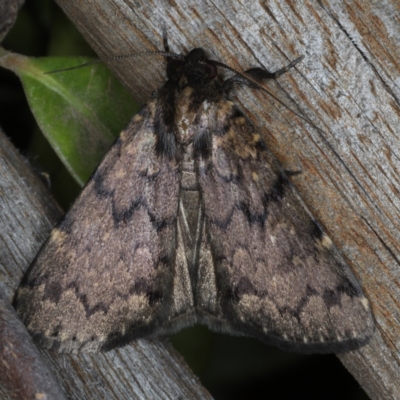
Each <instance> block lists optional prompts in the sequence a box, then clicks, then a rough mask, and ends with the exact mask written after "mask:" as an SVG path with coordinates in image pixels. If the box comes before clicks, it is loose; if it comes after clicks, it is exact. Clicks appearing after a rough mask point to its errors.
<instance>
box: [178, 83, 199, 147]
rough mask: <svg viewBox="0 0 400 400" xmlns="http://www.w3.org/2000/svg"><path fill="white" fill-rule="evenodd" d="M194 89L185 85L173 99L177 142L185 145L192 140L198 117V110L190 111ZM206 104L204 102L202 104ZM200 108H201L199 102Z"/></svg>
mask: <svg viewBox="0 0 400 400" xmlns="http://www.w3.org/2000/svg"><path fill="white" fill-rule="evenodd" d="M193 92H194V89H193V88H192V87H189V86H187V87H186V88H185V89H184V90H183V91H182V92H178V93H177V95H176V100H175V110H176V114H175V124H176V135H177V137H176V139H177V141H178V143H181V144H182V145H184V146H186V145H188V144H189V143H191V142H192V141H193V137H194V135H195V134H196V127H195V124H194V122H195V120H196V118H198V115H199V113H198V112H193V111H192V112H191V110H190V107H191V99H192V97H193ZM203 103H204V102H203ZM204 105H205V106H206V104H204ZM199 107H200V109H201V108H203V107H202V105H201V104H200V106H199Z"/></svg>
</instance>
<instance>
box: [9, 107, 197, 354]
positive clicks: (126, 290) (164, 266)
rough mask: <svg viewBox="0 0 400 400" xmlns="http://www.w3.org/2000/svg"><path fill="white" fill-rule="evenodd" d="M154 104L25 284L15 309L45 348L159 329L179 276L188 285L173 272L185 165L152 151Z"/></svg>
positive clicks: (116, 341)
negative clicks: (161, 156)
mask: <svg viewBox="0 0 400 400" xmlns="http://www.w3.org/2000/svg"><path fill="white" fill-rule="evenodd" d="M155 108H156V105H155V101H153V102H151V103H149V104H148V105H147V106H145V107H144V108H143V109H142V110H141V112H139V114H137V115H136V116H135V117H134V118H133V119H132V121H131V122H130V124H129V125H128V126H127V128H126V129H125V130H124V131H123V132H122V133H121V135H120V137H119V139H118V140H117V141H116V142H115V144H114V145H113V147H112V148H111V150H110V151H109V152H108V153H107V155H106V157H105V158H104V160H103V161H102V163H101V164H100V166H99V167H98V169H97V171H96V172H95V174H94V175H93V176H92V178H91V179H90V181H89V182H88V184H87V185H86V187H85V188H84V190H83V192H82V194H81V195H80V196H79V198H78V200H77V201H76V202H75V204H74V205H73V207H72V209H71V210H70V211H69V212H68V214H67V215H66V216H65V218H64V219H63V221H62V222H61V223H60V224H59V225H58V227H57V228H55V229H54V230H53V232H52V234H51V236H50V238H49V239H48V241H47V242H46V244H45V245H44V247H43V249H42V251H41V252H40V253H39V255H38V257H37V258H36V260H35V262H34V263H33V265H32V266H31V269H30V270H29V272H28V274H27V275H26V277H25V279H24V281H23V282H22V285H21V287H20V289H19V292H18V296H17V300H16V304H17V311H18V313H19V314H20V315H21V317H22V319H23V320H24V321H25V324H26V325H27V327H28V329H29V331H30V332H31V333H32V334H33V335H34V336H37V337H38V339H39V341H40V342H41V343H42V344H43V345H45V346H47V347H58V348H59V349H60V351H75V350H89V351H91V350H98V349H108V348H112V347H115V346H116V345H121V344H123V343H125V342H127V341H129V340H130V339H132V337H134V338H135V337H139V336H143V335H144V334H150V333H153V332H154V331H156V330H157V329H159V327H160V325H162V323H163V322H164V319H165V318H167V317H169V316H170V315H169V314H170V313H171V305H172V302H173V299H172V295H173V287H174V279H175V280H177V282H175V286H176V285H177V284H180V285H181V286H182V287H185V286H186V287H187V283H185V282H180V275H177V274H175V271H174V268H175V254H176V220H177V213H178V198H179V185H180V175H181V171H180V165H179V163H178V162H177V161H176V160H174V159H168V160H167V159H163V158H160V157H158V156H157V155H156V154H155V152H154V147H155V141H156V135H155V132H154V112H155ZM184 293H187V291H186V292H184ZM190 296H191V295H190ZM185 300H186V301H187V303H188V304H190V302H191V299H190V297H189V299H185Z"/></svg>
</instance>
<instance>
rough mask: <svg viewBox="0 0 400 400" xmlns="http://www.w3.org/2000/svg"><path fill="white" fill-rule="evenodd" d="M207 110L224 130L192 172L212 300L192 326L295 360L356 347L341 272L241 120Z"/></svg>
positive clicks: (358, 333)
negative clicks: (249, 340)
mask: <svg viewBox="0 0 400 400" xmlns="http://www.w3.org/2000/svg"><path fill="white" fill-rule="evenodd" d="M217 106H218V107H220V108H223V109H224V114H225V116H226V119H227V121H226V123H225V126H226V129H225V130H224V132H222V133H221V134H219V135H214V136H213V141H212V151H211V154H212V156H211V157H210V158H209V159H207V160H202V161H200V162H199V163H198V176H199V183H200V187H201V195H202V199H203V202H204V209H205V227H206V228H205V230H206V235H207V238H208V242H209V244H210V247H211V254H212V261H213V264H214V265H213V266H210V269H211V270H212V271H215V285H216V288H217V293H218V297H217V298H218V304H217V306H216V309H215V312H212V311H210V308H209V307H208V309H206V310H204V312H203V313H202V320H203V321H204V322H206V323H208V324H209V325H210V326H211V327H213V326H215V327H216V329H221V323H220V322H215V318H214V317H215V316H218V320H219V321H221V320H223V321H226V324H225V325H222V329H224V328H225V329H226V330H227V331H231V332H233V333H235V332H236V333H238V334H245V335H250V336H255V337H257V338H258V339H260V340H262V341H264V342H267V343H270V344H274V345H277V346H279V347H281V348H284V349H287V350H295V351H301V352H326V353H327V352H340V351H345V350H350V349H352V348H356V347H359V346H360V345H362V344H364V343H366V342H367V341H368V340H369V338H370V337H371V335H372V332H373V327H374V324H373V319H372V315H371V311H370V308H369V303H368V300H367V299H366V298H365V297H364V295H363V293H362V290H361V288H360V286H359V284H358V282H357V281H356V279H355V278H354V276H353V275H352V273H351V272H350V269H349V268H348V266H347V265H346V264H345V262H344V260H343V259H342V258H341V257H340V256H339V254H338V252H337V251H336V249H335V248H334V245H333V244H332V242H331V240H330V239H329V237H328V236H327V235H326V234H325V233H324V232H323V231H322V230H321V229H320V227H319V225H318V224H317V223H316V222H315V221H314V219H313V218H312V217H311V216H310V214H309V213H308V211H307V210H306V208H305V207H304V205H303V203H302V201H301V200H300V198H299V197H298V195H297V193H296V192H295V190H294V188H293V187H292V185H291V183H290V182H289V180H288V178H287V176H286V175H285V173H284V172H283V171H282V169H281V167H280V166H279V165H278V164H277V162H276V161H275V159H274V157H273V156H272V155H271V154H270V153H269V151H268V150H267V149H266V147H265V145H264V142H263V141H262V139H261V138H260V135H259V134H257V133H256V132H255V131H254V129H253V128H252V126H251V125H250V123H249V122H248V121H247V119H246V118H245V117H244V116H243V115H242V114H241V113H240V111H238V110H237V108H236V107H235V105H233V104H232V103H231V102H228V101H227V102H225V103H223V104H222V105H217ZM209 113H210V114H213V113H215V114H218V111H216V110H214V112H213V111H210V110H209ZM221 124H222V123H221ZM199 290H201V291H202V292H207V291H208V289H207V287H206V286H205V287H200V288H199ZM206 295H207V293H206V294H204V295H199V297H200V298H203V297H205V296H206ZM200 314H201V309H200Z"/></svg>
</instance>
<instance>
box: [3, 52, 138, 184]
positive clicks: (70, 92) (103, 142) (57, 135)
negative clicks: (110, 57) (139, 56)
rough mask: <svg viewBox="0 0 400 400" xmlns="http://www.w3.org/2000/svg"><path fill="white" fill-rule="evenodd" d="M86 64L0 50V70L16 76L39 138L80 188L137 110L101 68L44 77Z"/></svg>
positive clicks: (124, 90) (64, 58) (119, 86)
mask: <svg viewBox="0 0 400 400" xmlns="http://www.w3.org/2000/svg"><path fill="white" fill-rule="evenodd" d="M90 60H91V59H88V58H86V57H46V58H29V57H25V56H21V55H17V54H12V53H7V52H5V51H4V50H3V49H2V50H1V51H0V66H3V67H4V68H7V69H10V70H12V71H14V72H15V73H16V74H17V75H18V76H19V78H20V79H21V81H22V84H23V86H24V90H25V93H26V96H27V99H28V102H29V105H30V107H31V110H32V112H33V114H34V116H35V118H36V120H37V122H38V125H39V126H40V128H41V130H42V132H43V134H44V135H45V137H46V138H47V140H48V141H49V142H50V144H51V146H52V147H53V148H54V150H55V152H56V153H57V154H58V156H59V157H60V159H61V160H62V162H63V163H64V165H65V166H66V168H67V169H68V170H69V171H70V173H71V175H72V176H73V177H74V179H75V180H76V181H77V182H78V183H79V184H80V185H83V184H84V183H85V182H86V181H87V179H88V178H89V176H90V175H91V174H92V172H93V171H94V169H95V168H96V166H97V165H98V164H99V162H100V161H101V159H102V157H103V156H104V154H105V153H106V151H107V150H108V148H109V147H110V145H111V144H112V142H113V141H114V140H115V138H116V137H117V136H118V134H119V132H120V131H121V130H122V129H123V127H124V126H125V125H126V124H127V123H128V121H129V119H130V118H131V117H132V116H133V115H134V114H135V112H136V111H137V108H138V107H137V105H136V104H135V102H134V101H133V99H132V97H131V96H130V94H129V93H128V91H127V90H126V89H125V88H124V87H123V86H122V85H121V84H120V83H119V82H118V80H117V79H116V78H115V77H113V76H112V75H111V73H110V72H109V70H108V69H107V68H106V67H105V66H104V65H102V64H96V65H93V66H89V67H84V68H80V69H76V70H72V71H64V72H58V73H53V74H45V72H49V71H55V70H57V69H61V68H66V67H71V66H75V65H80V64H82V63H85V62H87V61H90Z"/></svg>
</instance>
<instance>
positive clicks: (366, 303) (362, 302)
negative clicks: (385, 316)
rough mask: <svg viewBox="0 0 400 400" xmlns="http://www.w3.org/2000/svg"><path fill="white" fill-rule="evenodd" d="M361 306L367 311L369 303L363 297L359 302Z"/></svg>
mask: <svg viewBox="0 0 400 400" xmlns="http://www.w3.org/2000/svg"><path fill="white" fill-rule="evenodd" d="M360 301H361V304H362V305H363V306H364V308H365V309H366V310H367V311H369V301H368V299H367V298H366V297H363V298H362V299H361V300H360Z"/></svg>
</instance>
